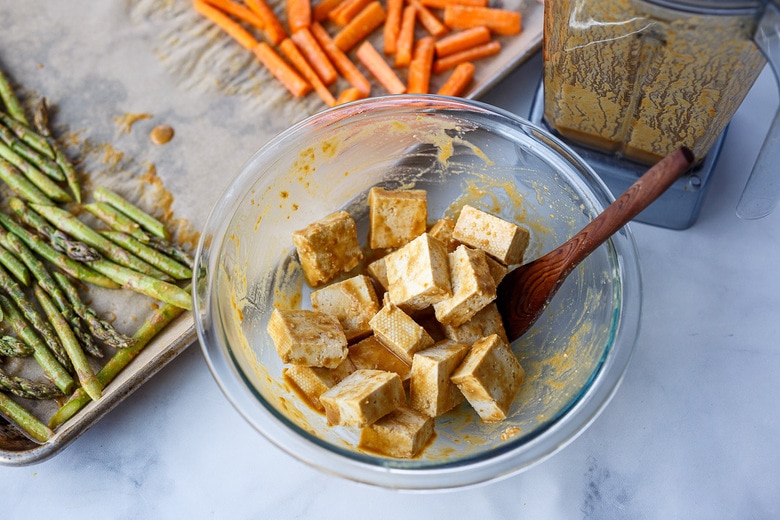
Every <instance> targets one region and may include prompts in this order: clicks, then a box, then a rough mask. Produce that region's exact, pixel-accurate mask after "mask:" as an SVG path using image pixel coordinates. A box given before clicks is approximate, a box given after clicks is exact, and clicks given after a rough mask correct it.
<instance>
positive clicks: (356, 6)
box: [328, 0, 371, 27]
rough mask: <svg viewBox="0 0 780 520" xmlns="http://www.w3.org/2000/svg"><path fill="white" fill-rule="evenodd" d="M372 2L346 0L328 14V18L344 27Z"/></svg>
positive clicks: (369, 0) (366, 0)
mask: <svg viewBox="0 0 780 520" xmlns="http://www.w3.org/2000/svg"><path fill="white" fill-rule="evenodd" d="M370 3H371V0H344V1H343V2H341V3H340V4H339V5H337V6H336V8H335V9H333V10H332V11H331V12H330V13H329V14H328V19H329V20H330V21H331V22H333V23H335V24H336V25H339V26H341V27H344V26H345V25H347V24H348V23H349V22H350V21H351V20H352V19H353V18H354V17H355V16H357V14H358V13H359V12H360V11H362V10H363V9H364V8H365V7H366V6H367V5H368V4H370Z"/></svg>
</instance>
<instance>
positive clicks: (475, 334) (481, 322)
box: [442, 302, 509, 345]
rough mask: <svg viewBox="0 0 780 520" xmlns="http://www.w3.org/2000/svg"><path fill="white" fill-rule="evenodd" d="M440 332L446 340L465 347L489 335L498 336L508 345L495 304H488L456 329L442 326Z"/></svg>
mask: <svg viewBox="0 0 780 520" xmlns="http://www.w3.org/2000/svg"><path fill="white" fill-rule="evenodd" d="M442 330H443V331H444V335H445V336H446V337H447V338H449V339H451V340H453V341H457V342H459V343H465V344H467V345H472V344H474V342H475V341H477V340H478V339H482V338H484V337H485V336H490V335H491V334H498V337H500V338H501V339H503V340H504V341H506V342H507V343H509V340H508V338H507V335H506V329H505V328H504V320H503V319H502V318H501V313H500V312H499V311H498V306H497V305H496V304H495V302H493V303H489V304H488V305H487V306H486V307H485V308H484V309H482V310H481V311H479V312H478V313H476V314H475V315H474V317H473V318H471V319H470V320H469V321H467V322H466V323H464V324H462V325H459V326H457V327H453V326H452V325H442Z"/></svg>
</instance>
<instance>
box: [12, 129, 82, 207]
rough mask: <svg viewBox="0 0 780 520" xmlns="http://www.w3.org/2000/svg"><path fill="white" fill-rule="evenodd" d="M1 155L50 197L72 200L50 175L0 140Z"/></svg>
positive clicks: (59, 200)
mask: <svg viewBox="0 0 780 520" xmlns="http://www.w3.org/2000/svg"><path fill="white" fill-rule="evenodd" d="M0 157H3V158H4V159H5V160H7V161H8V162H10V163H11V164H13V165H14V166H16V169H17V170H19V171H20V172H21V173H22V175H24V176H25V177H27V180H29V181H30V182H31V183H33V184H34V185H35V186H36V187H37V188H38V189H39V190H41V191H42V192H43V193H44V194H46V196H48V197H49V198H50V199H52V200H54V201H57V202H70V201H71V200H73V199H71V197H70V195H68V193H67V192H66V191H65V190H63V189H62V188H60V187H59V185H58V184H57V183H56V182H54V181H53V180H51V178H50V177H48V176H47V175H45V174H44V173H43V172H41V171H40V170H38V168H36V167H35V166H33V165H32V164H30V163H29V162H27V161H26V160H25V159H24V157H22V156H20V155H19V154H17V153H16V152H15V151H14V150H12V149H11V148H10V147H9V146H7V145H6V144H5V143H3V142H0Z"/></svg>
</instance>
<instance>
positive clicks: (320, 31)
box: [309, 22, 371, 96]
mask: <svg viewBox="0 0 780 520" xmlns="http://www.w3.org/2000/svg"><path fill="white" fill-rule="evenodd" d="M309 30H310V31H311V33H312V34H313V35H314V38H315V39H316V40H317V42H318V43H319V44H320V46H322V50H324V51H325V54H327V55H328V57H329V58H330V61H331V63H333V65H334V66H335V67H336V69H337V70H338V71H339V73H340V74H341V75H342V76H343V77H344V79H345V80H347V82H348V83H349V84H350V85H352V86H353V87H354V88H356V89H358V90H359V91H360V93H361V94H363V95H364V96H368V95H369V94H371V83H369V81H368V79H366V77H365V76H364V75H363V73H362V72H360V69H358V68H357V67H356V66H355V64H354V63H352V60H351V59H349V56H347V55H346V54H344V51H342V50H341V49H339V48H338V47H337V46H336V44H335V43H334V42H333V39H332V38H331V37H330V35H329V34H328V32H327V31H326V30H325V29H324V28H323V27H322V25H320V24H319V23H317V22H315V23H313V24H312V26H311V27H310V29H309Z"/></svg>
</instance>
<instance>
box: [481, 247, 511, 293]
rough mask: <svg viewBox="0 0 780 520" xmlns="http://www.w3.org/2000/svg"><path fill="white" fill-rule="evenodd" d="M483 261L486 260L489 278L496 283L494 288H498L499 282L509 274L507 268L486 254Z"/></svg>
mask: <svg viewBox="0 0 780 520" xmlns="http://www.w3.org/2000/svg"><path fill="white" fill-rule="evenodd" d="M485 260H487V265H488V271H490V276H491V277H492V278H493V281H494V282H496V287H498V284H500V283H501V280H503V279H504V277H505V276H506V275H507V273H508V272H509V268H508V267H507V266H505V265H504V264H502V263H501V262H499V261H498V260H496V259H495V258H493V257H492V256H490V255H487V254H486V255H485Z"/></svg>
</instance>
